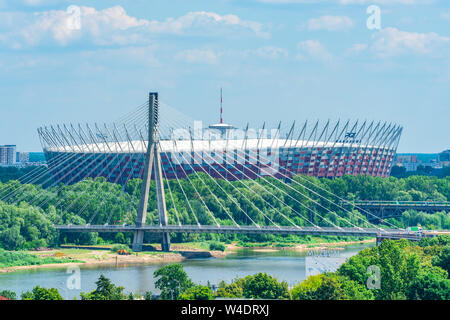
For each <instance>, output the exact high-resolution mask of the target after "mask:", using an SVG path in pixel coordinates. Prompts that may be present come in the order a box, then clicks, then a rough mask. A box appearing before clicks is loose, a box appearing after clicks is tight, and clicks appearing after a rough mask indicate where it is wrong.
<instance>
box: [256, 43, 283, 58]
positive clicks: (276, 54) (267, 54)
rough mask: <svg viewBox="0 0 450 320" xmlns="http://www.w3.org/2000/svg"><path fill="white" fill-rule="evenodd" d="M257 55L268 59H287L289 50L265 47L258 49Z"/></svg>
mask: <svg viewBox="0 0 450 320" xmlns="http://www.w3.org/2000/svg"><path fill="white" fill-rule="evenodd" d="M255 53H256V55H258V56H260V57H262V58H266V59H279V58H283V57H284V58H285V57H287V56H288V55H289V52H288V50H286V49H283V48H278V47H274V46H265V47H261V48H258V49H256V52H255Z"/></svg>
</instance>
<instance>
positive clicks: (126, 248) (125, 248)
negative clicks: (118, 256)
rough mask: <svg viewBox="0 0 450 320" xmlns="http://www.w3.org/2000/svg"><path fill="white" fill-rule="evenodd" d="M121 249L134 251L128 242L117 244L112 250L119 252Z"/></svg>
mask: <svg viewBox="0 0 450 320" xmlns="http://www.w3.org/2000/svg"><path fill="white" fill-rule="evenodd" d="M119 250H126V251H127V252H130V253H131V252H133V251H132V250H131V249H130V247H128V246H127V245H126V244H116V245H115V246H113V247H112V248H111V251H112V252H114V253H117V251H119Z"/></svg>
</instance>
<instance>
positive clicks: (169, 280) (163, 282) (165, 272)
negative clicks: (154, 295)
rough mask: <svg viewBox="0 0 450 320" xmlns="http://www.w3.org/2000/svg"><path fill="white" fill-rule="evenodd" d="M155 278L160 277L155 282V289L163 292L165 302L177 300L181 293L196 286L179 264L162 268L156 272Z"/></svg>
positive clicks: (162, 297) (162, 296)
mask: <svg viewBox="0 0 450 320" xmlns="http://www.w3.org/2000/svg"><path fill="white" fill-rule="evenodd" d="M153 276H154V277H155V278H157V277H159V279H158V280H157V281H156V282H155V287H156V288H157V289H159V290H161V295H160V297H161V299H164V300H176V299H177V298H178V296H179V295H180V293H182V292H184V291H186V290H187V289H188V288H190V287H192V286H193V285H194V284H193V282H192V280H191V279H190V278H189V277H188V275H187V274H186V272H185V271H184V269H183V266H182V265H181V264H179V263H174V264H169V265H167V266H164V267H161V268H159V269H158V270H156V271H155V273H154V274H153Z"/></svg>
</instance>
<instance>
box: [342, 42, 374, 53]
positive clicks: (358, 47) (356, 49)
mask: <svg viewBox="0 0 450 320" xmlns="http://www.w3.org/2000/svg"><path fill="white" fill-rule="evenodd" d="M368 47H369V46H368V45H367V44H365V43H355V44H354V45H352V46H351V47H350V49H348V50H347V54H348V55H355V54H359V53H361V52H364V51H366V50H367V48H368Z"/></svg>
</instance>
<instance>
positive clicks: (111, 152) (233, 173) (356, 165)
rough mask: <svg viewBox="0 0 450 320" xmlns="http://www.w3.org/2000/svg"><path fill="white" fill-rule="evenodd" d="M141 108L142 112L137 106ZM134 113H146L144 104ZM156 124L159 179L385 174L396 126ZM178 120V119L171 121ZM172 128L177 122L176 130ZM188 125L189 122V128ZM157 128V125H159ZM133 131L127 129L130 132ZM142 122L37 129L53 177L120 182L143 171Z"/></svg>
mask: <svg viewBox="0 0 450 320" xmlns="http://www.w3.org/2000/svg"><path fill="white" fill-rule="evenodd" d="M142 110H144V111H142ZM141 112H143V113H142V114H141V115H139V116H137V118H138V119H145V118H146V113H145V106H144V108H143V109H142V108H141ZM162 123H163V121H161V124H160V125H159V127H160V129H159V131H160V137H159V143H158V145H159V150H160V156H161V164H162V173H163V177H164V178H166V179H179V178H184V177H186V176H187V175H190V174H193V173H194V172H204V173H206V174H208V175H210V176H211V177H214V178H219V179H227V180H239V179H256V178H258V177H260V176H274V177H277V178H281V179H288V178H290V177H292V176H293V175H297V174H303V175H308V176H314V177H326V178H335V177H341V176H343V175H369V176H379V177H388V176H389V174H390V170H391V167H392V164H393V160H394V156H395V153H396V149H397V146H398V143H399V140H400V136H401V133H402V127H401V126H399V125H395V124H388V123H386V122H384V123H382V122H374V121H372V122H368V121H364V122H362V123H359V122H358V121H355V122H350V121H347V122H340V121H337V122H336V123H335V124H331V123H330V121H328V122H326V123H324V124H320V123H319V121H317V122H315V123H310V124H308V121H305V123H304V124H303V125H302V126H299V127H295V122H294V123H293V124H292V125H289V126H287V127H286V129H285V130H283V129H282V128H281V123H280V125H278V127H277V128H276V129H272V130H270V135H269V134H268V131H269V130H267V129H266V128H265V124H264V125H263V126H262V127H261V128H260V129H254V130H252V129H249V127H248V125H247V127H246V128H245V129H236V128H234V127H233V126H231V125H228V124H224V123H223V121H222V117H221V118H220V123H218V124H214V125H210V126H208V127H207V128H204V127H203V126H199V125H198V123H194V125H193V127H194V131H192V130H191V124H189V125H187V124H186V121H181V123H182V125H181V126H177V125H175V124H174V123H172V124H168V123H167V121H164V125H163V124H162ZM178 123H180V122H178ZM175 128H176V129H175ZM188 128H189V129H188ZM163 129H164V130H163ZM132 132H133V133H134V134H133V133H132ZM142 132H144V133H145V132H146V125H145V121H144V124H142V125H141V126H139V125H136V121H134V122H133V123H132V124H130V123H114V124H112V125H106V124H105V125H104V128H100V127H99V126H97V125H96V124H95V126H89V125H85V126H81V125H78V126H76V127H74V126H73V125H62V126H59V125H58V126H56V127H53V126H50V127H41V128H39V129H38V133H39V137H40V140H41V144H42V147H43V150H44V153H45V156H46V159H47V164H48V167H49V169H50V170H51V172H52V175H53V177H54V179H55V180H57V181H58V182H62V183H65V184H73V183H76V182H78V181H80V180H82V179H84V178H87V177H92V178H95V177H99V176H103V177H105V178H106V179H107V180H108V181H110V182H114V183H119V184H122V185H124V184H126V183H127V182H128V181H129V180H130V179H134V178H142V176H143V173H144V172H143V171H144V161H145V154H146V150H147V142H148V139H144V138H143V137H144V136H145V134H143V133H142Z"/></svg>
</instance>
